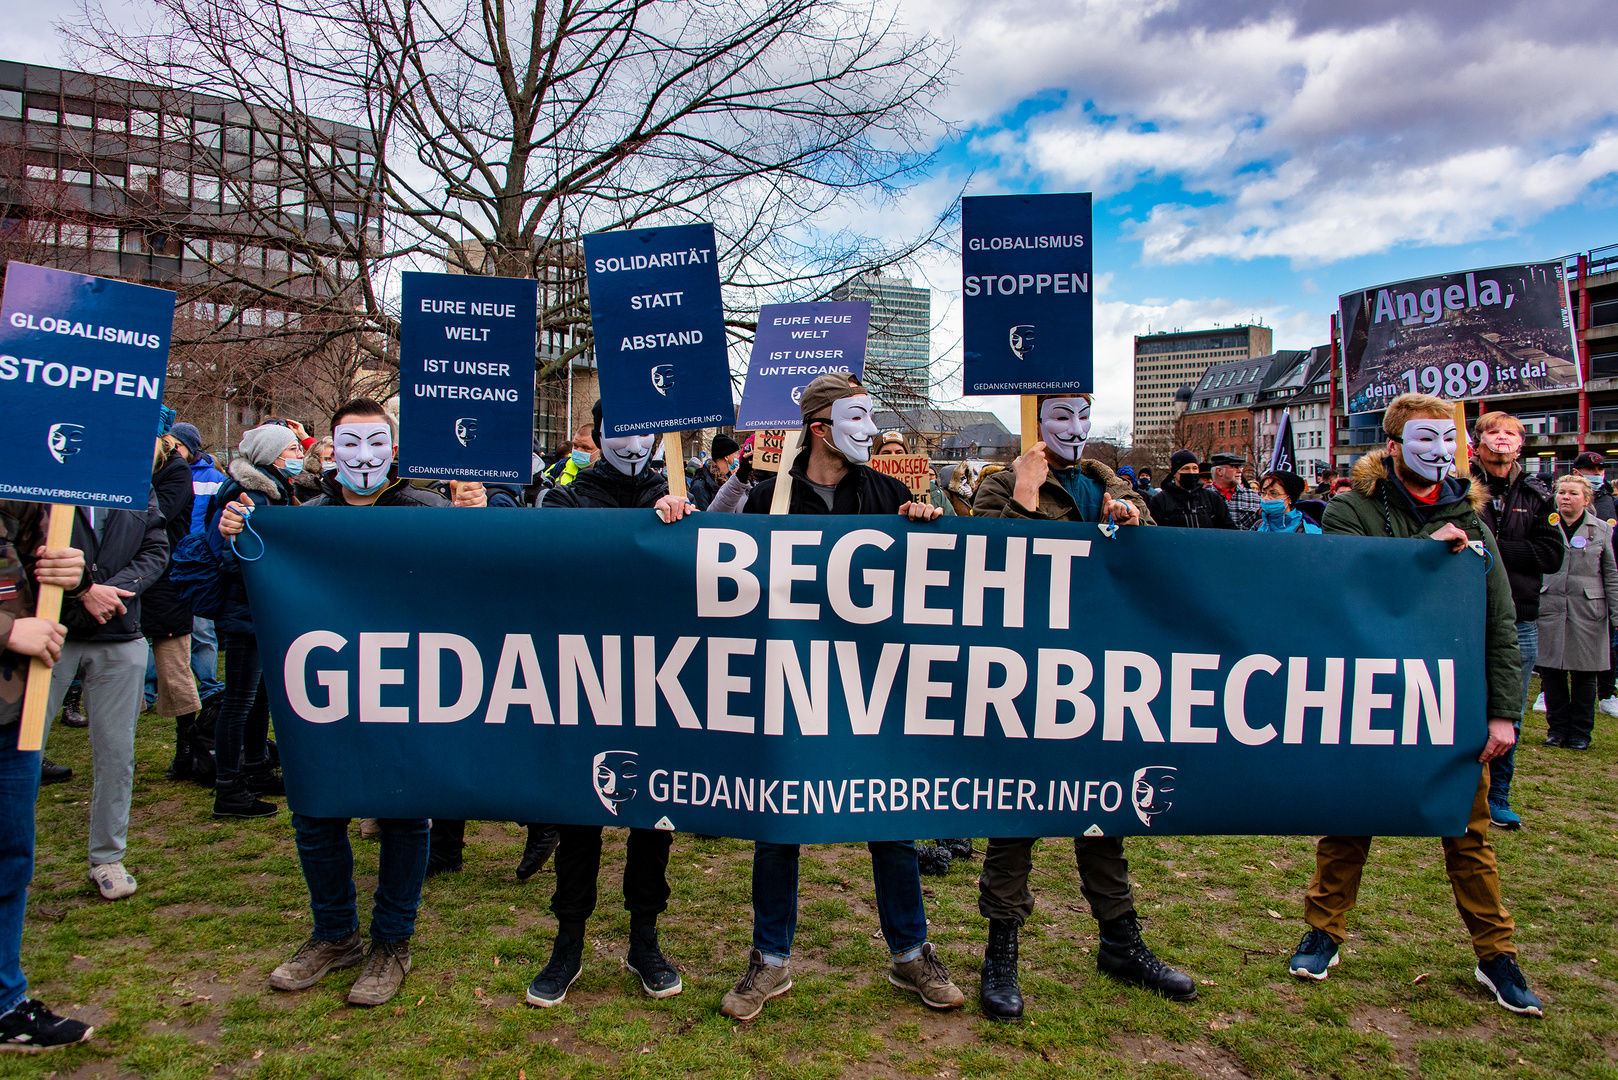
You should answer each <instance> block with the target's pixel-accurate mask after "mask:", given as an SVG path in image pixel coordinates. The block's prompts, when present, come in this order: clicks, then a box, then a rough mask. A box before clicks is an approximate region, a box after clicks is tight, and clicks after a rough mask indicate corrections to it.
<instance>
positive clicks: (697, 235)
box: [584, 224, 736, 435]
mask: <svg viewBox="0 0 1618 1080" xmlns="http://www.w3.org/2000/svg"><path fill="white" fill-rule="evenodd" d="M584 260H585V267H586V276H587V277H588V279H589V283H590V325H591V327H592V329H593V330H594V333H595V350H596V365H597V367H598V369H599V370H600V374H601V408H602V415H603V418H604V419H605V422H606V425H607V429H606V431H605V432H603V434H604V435H644V434H646V433H647V432H664V431H685V430H687V429H690V428H700V427H725V426H728V425H730V424H731V423H732V422H733V420H734V417H735V415H736V413H735V405H734V402H733V401H732V399H731V394H730V358H729V354H728V351H727V346H726V344H725V310H724V306H723V304H722V302H721V300H720V296H719V254H718V251H717V250H716V249H715V247H714V234H713V226H712V225H706V224H703V225H676V226H671V227H670V228H666V229H626V230H623V231H620V232H603V233H591V234H590V235H588V236H586V237H585V238H584Z"/></svg>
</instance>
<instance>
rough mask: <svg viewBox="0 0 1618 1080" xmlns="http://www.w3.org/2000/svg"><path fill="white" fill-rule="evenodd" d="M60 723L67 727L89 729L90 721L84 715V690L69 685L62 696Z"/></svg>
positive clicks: (80, 687)
mask: <svg viewBox="0 0 1618 1080" xmlns="http://www.w3.org/2000/svg"><path fill="white" fill-rule="evenodd" d="M62 723H64V724H66V725H67V726H68V727H76V728H82V727H89V726H90V719H89V717H87V716H85V715H84V688H83V687H82V686H73V685H69V686H68V688H67V693H65V694H63V695H62Z"/></svg>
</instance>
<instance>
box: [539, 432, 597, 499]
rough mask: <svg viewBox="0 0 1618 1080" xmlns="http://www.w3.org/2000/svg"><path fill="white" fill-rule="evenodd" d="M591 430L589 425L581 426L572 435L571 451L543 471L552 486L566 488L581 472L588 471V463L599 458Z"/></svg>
mask: <svg viewBox="0 0 1618 1080" xmlns="http://www.w3.org/2000/svg"><path fill="white" fill-rule="evenodd" d="M592 430H593V429H592V428H591V426H590V425H589V424H581V425H580V426H579V430H578V431H576V432H574V433H573V447H572V449H571V450H570V451H569V452H568V454H567V455H566V456H565V457H563V458H562V460H560V461H558V462H557V463H556V464H555V465H552V466H551V467H550V468H549V469H547V470H545V476H546V478H547V479H549V480H550V482H551V483H552V484H554V485H555V486H557V487H566V486H567V485H568V484H571V483H572V482H573V478H574V477H575V476H578V475H579V472H580V471H581V470H583V469H588V468H589V467H590V463H591V462H592V461H594V460H595V459H596V458H598V457H600V456H601V450H600V449H599V448H598V447H597V446H596V443H595V437H594V436H593V435H592V434H591V432H592Z"/></svg>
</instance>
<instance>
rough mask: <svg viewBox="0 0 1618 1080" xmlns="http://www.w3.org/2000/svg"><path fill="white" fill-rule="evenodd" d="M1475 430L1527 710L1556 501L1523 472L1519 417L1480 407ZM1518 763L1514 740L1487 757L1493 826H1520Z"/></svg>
mask: <svg viewBox="0 0 1618 1080" xmlns="http://www.w3.org/2000/svg"><path fill="white" fill-rule="evenodd" d="M1473 435H1474V439H1473V441H1474V442H1475V443H1476V447H1477V448H1476V450H1475V451H1474V454H1475V456H1476V457H1477V462H1478V464H1479V465H1481V466H1482V467H1483V473H1482V475H1481V476H1480V477H1479V479H1480V480H1482V481H1483V483H1484V484H1485V485H1486V486H1487V487H1488V493H1489V499H1488V501H1487V502H1486V503H1484V505H1483V523H1484V524H1485V525H1487V526H1488V527H1489V530H1490V531H1491V532H1493V533H1494V540H1495V543H1496V544H1498V545H1499V546H1500V555H1501V557H1502V558H1503V559H1504V561H1505V564H1506V576H1507V577H1508V578H1510V579H1511V599H1512V602H1513V603H1514V604H1515V605H1516V608H1517V648H1518V651H1519V652H1520V653H1521V655H1522V672H1523V680H1522V683H1523V686H1522V692H1523V699H1522V704H1523V708H1524V709H1525V710H1526V709H1527V707H1528V674H1529V672H1531V671H1533V670H1534V664H1535V663H1536V662H1537V660H1538V658H1539V622H1538V620H1539V588H1540V582H1541V581H1542V579H1543V577H1544V575H1546V574H1554V573H1555V572H1556V570H1557V568H1558V567H1560V566H1561V565H1562V553H1563V551H1564V550H1565V545H1564V544H1563V541H1562V533H1561V532H1560V531H1559V530H1558V529H1557V527H1556V522H1555V521H1554V520H1553V519H1554V518H1555V517H1556V506H1555V503H1554V502H1553V501H1552V499H1551V493H1550V492H1549V491H1547V490H1546V489H1545V487H1544V485H1543V484H1541V483H1540V481H1539V478H1538V477H1533V476H1529V475H1528V474H1527V473H1526V472H1524V471H1523V467H1522V464H1521V463H1520V462H1519V461H1518V460H1517V459H1518V457H1520V456H1521V454H1522V447H1523V426H1522V422H1521V421H1520V420H1518V419H1517V418H1516V417H1515V416H1512V415H1511V414H1510V413H1504V412H1491V413H1484V414H1483V415H1482V416H1480V417H1478V422H1477V424H1476V425H1475V426H1474V428H1473ZM1553 666H1554V665H1553ZM1597 667H1599V665H1597ZM1517 733H1518V735H1519V736H1520V735H1521V734H1522V721H1521V720H1519V721H1518V722H1517ZM1516 764H1517V748H1516V747H1515V746H1513V747H1511V748H1510V749H1509V750H1507V751H1506V752H1505V753H1504V754H1501V755H1500V756H1499V757H1497V758H1495V759H1494V760H1493V761H1491V762H1490V763H1489V817H1490V820H1491V821H1492V822H1493V823H1494V825H1495V826H1496V827H1497V828H1501V829H1520V828H1521V827H1522V818H1521V817H1519V816H1518V815H1517V813H1516V811H1514V810H1512V809H1511V777H1512V774H1513V773H1514V772H1515V771H1516Z"/></svg>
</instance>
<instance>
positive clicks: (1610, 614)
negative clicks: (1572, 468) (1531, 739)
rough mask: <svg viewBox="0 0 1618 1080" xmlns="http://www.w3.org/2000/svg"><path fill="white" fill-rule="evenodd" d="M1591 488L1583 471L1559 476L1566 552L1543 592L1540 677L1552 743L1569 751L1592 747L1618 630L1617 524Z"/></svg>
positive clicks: (1547, 577)
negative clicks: (1603, 512) (1597, 504)
mask: <svg viewBox="0 0 1618 1080" xmlns="http://www.w3.org/2000/svg"><path fill="white" fill-rule="evenodd" d="M1592 495H1593V492H1592V490H1591V487H1590V481H1589V480H1588V479H1586V478H1585V477H1583V476H1580V475H1578V474H1577V473H1574V474H1572V475H1571V476H1564V477H1562V479H1561V480H1560V481H1558V482H1557V485H1556V509H1557V512H1556V513H1555V514H1552V515H1551V516H1552V518H1553V519H1554V518H1557V517H1559V518H1560V519H1561V521H1560V529H1561V532H1562V534H1563V536H1565V537H1566V539H1567V558H1566V559H1565V560H1563V562H1562V565H1561V567H1560V568H1559V569H1558V570H1557V571H1556V572H1555V573H1549V574H1546V575H1545V585H1544V591H1543V592H1542V593H1540V595H1539V596H1538V600H1539V607H1538V611H1539V624H1538V627H1537V629H1538V632H1539V636H1538V642H1539V646H1540V648H1539V677H1540V682H1541V683H1542V684H1543V685H1544V687H1545V704H1546V706H1547V708H1546V714H1547V717H1546V719H1547V721H1548V726H1549V727H1550V732H1549V734H1547V735H1546V737H1545V745H1546V746H1560V747H1565V748H1566V749H1568V750H1588V749H1590V736H1591V734H1592V733H1593V732H1594V730H1595V705H1596V686H1597V683H1598V681H1599V680H1600V678H1601V675H1602V672H1603V670H1604V669H1605V665H1606V664H1607V662H1608V653H1607V649H1608V645H1609V643H1610V642H1611V640H1612V634H1613V631H1614V630H1618V566H1615V564H1614V559H1613V527H1612V526H1611V525H1609V524H1607V523H1606V522H1605V521H1602V520H1601V519H1600V518H1598V517H1596V516H1595V514H1594V513H1592V512H1591V511H1590V505H1591V502H1592ZM1519 610H1521V609H1519ZM1525 670H1526V669H1525ZM1519 730H1521V729H1520V728H1519Z"/></svg>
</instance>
